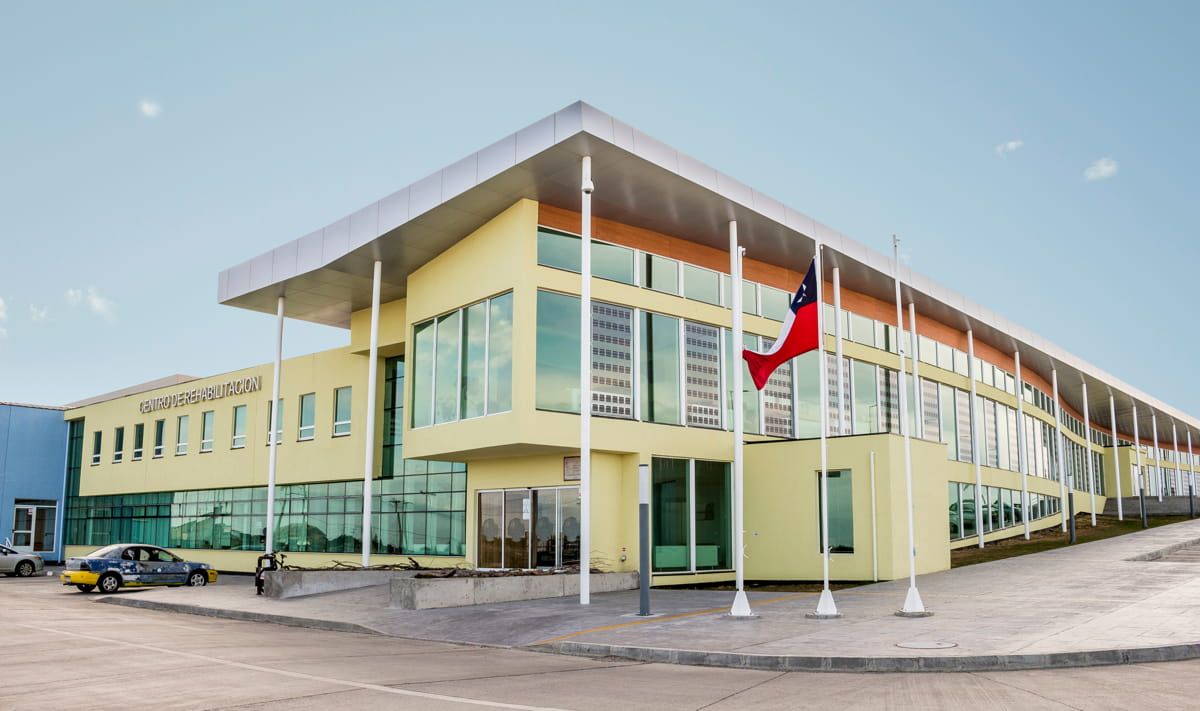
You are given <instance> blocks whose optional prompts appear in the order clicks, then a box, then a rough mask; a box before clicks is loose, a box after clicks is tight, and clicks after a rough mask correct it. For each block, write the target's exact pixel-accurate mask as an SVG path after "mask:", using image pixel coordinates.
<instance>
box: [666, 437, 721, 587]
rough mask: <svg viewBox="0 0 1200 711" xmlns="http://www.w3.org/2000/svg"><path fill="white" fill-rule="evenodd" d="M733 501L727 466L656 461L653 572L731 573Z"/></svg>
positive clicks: (683, 461)
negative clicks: (721, 571)
mask: <svg viewBox="0 0 1200 711" xmlns="http://www.w3.org/2000/svg"><path fill="white" fill-rule="evenodd" d="M731 498H732V494H731V489H730V467H729V464H728V463H727V462H711V461H704V460H690V459H668V458H663V457H655V458H654V459H653V462H652V464H651V492H650V501H651V503H650V521H651V544H652V547H651V565H652V568H653V570H654V572H656V573H682V572H695V571H704V570H728V569H730V568H731V567H732V558H731V557H730V556H731V554H732V532H733V526H732V518H731V516H732V513H731V511H732V510H731V507H730V501H731ZM693 532H694V533H695V536H694V540H693Z"/></svg>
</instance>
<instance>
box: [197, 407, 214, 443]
mask: <svg viewBox="0 0 1200 711" xmlns="http://www.w3.org/2000/svg"><path fill="white" fill-rule="evenodd" d="M216 428H217V415H216V412H215V411H214V410H205V411H204V412H202V413H200V454H207V453H209V452H211V451H213V430H215V429H216Z"/></svg>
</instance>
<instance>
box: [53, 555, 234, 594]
mask: <svg viewBox="0 0 1200 711" xmlns="http://www.w3.org/2000/svg"><path fill="white" fill-rule="evenodd" d="M59 580H61V581H62V584H63V585H74V586H75V587H76V588H78V589H79V591H80V592H85V593H86V592H91V591H92V590H95V589H97V588H99V590H100V592H103V593H112V592H116V591H117V590H119V589H120V588H122V587H148V586H157V585H167V586H176V587H178V586H183V585H187V586H189V587H201V586H203V585H207V584H209V583H215V582H217V571H215V570H213V569H212V568H211V567H209V565H208V563H192V562H189V561H186V560H184V559H183V558H180V557H179V556H177V555H175V554H174V553H172V552H171V551H169V550H166V549H165V548H159V547H158V546H144V545H141V544H137V543H118V544H115V545H111V546H105V547H104V548H101V549H100V550H97V551H93V552H91V553H89V554H87V555H85V556H83V557H82V558H68V559H67V562H66V565H64V566H63V572H62V575H60V576H59Z"/></svg>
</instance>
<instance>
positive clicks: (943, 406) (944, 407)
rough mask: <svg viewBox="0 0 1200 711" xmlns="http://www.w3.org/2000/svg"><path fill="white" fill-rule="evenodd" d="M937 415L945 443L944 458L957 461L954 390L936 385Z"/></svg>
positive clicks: (956, 420)
mask: <svg viewBox="0 0 1200 711" xmlns="http://www.w3.org/2000/svg"><path fill="white" fill-rule="evenodd" d="M938 413H939V416H940V419H941V430H942V441H943V442H945V443H946V458H947V459H950V460H955V459H958V417H957V415H956V412H955V402H954V388H952V387H950V386H949V385H942V384H941V383H938Z"/></svg>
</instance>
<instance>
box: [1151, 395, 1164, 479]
mask: <svg viewBox="0 0 1200 711" xmlns="http://www.w3.org/2000/svg"><path fill="white" fill-rule="evenodd" d="M1150 434H1151V435H1153V437H1154V479H1153V480H1152V481H1153V482H1154V489H1155V493H1157V494H1158V500H1159V501H1162V499H1163V486H1162V485H1163V482H1162V467H1161V466H1159V461H1160V460H1161V459H1162V452H1161V451H1160V450H1159V449H1158V413H1157V412H1155V411H1154V410H1151V411H1150Z"/></svg>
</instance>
